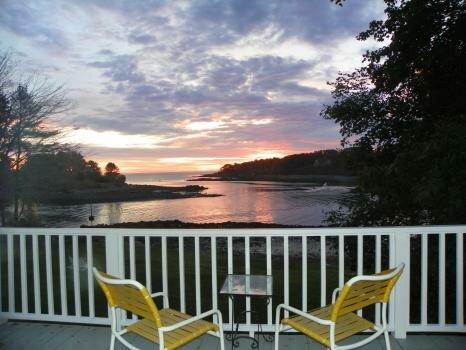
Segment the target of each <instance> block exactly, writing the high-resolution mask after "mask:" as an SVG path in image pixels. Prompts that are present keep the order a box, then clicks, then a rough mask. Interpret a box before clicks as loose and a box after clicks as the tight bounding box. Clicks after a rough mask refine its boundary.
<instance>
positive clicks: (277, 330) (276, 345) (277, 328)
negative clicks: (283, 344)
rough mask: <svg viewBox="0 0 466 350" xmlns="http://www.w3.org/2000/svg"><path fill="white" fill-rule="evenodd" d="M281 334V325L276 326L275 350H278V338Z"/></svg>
mask: <svg viewBox="0 0 466 350" xmlns="http://www.w3.org/2000/svg"><path fill="white" fill-rule="evenodd" d="M279 334H280V323H277V324H275V339H274V340H275V350H278V336H279Z"/></svg>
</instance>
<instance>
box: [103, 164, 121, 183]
mask: <svg viewBox="0 0 466 350" xmlns="http://www.w3.org/2000/svg"><path fill="white" fill-rule="evenodd" d="M105 178H106V179H107V181H109V182H112V183H114V184H115V185H119V186H121V185H124V184H125V182H126V176H124V175H122V174H120V168H118V167H117V166H116V164H115V163H112V162H109V163H107V165H106V166H105Z"/></svg>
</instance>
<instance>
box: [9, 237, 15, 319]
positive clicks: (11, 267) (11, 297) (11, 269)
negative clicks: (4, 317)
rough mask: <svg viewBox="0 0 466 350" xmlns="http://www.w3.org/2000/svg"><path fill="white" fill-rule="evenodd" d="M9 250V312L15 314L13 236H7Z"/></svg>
mask: <svg viewBox="0 0 466 350" xmlns="http://www.w3.org/2000/svg"><path fill="white" fill-rule="evenodd" d="M7 250H8V312H15V260H14V255H13V254H14V249H13V235H12V234H9V235H8V236H7Z"/></svg>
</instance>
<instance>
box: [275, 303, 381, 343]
mask: <svg viewBox="0 0 466 350" xmlns="http://www.w3.org/2000/svg"><path fill="white" fill-rule="evenodd" d="M331 312H332V305H327V306H325V307H323V308H320V309H316V310H312V311H309V314H311V315H313V316H316V317H319V318H322V319H326V320H329V319H330V314H331ZM282 324H283V325H287V326H290V327H292V328H294V329H296V330H297V331H299V332H301V333H303V334H305V335H307V336H308V337H311V338H312V339H315V340H317V341H318V342H319V343H321V344H323V345H325V346H328V347H329V346H330V328H329V327H328V326H325V325H321V324H319V323H317V322H314V321H312V320H309V319H307V318H304V317H303V316H294V317H291V318H285V319H283V320H282ZM374 326H375V325H374V324H373V323H372V322H370V321H368V320H366V319H364V318H362V317H359V316H358V315H356V314H355V313H353V312H351V313H347V314H345V315H344V316H341V317H339V318H338V320H337V322H336V324H335V341H336V342H339V341H341V340H343V339H346V338H348V337H351V336H352V335H354V334H357V333H359V332H362V331H365V330H367V329H374Z"/></svg>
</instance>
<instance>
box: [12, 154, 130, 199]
mask: <svg viewBox="0 0 466 350" xmlns="http://www.w3.org/2000/svg"><path fill="white" fill-rule="evenodd" d="M112 164H114V163H112ZM114 165H115V164H114ZM115 167H116V168H118V167H117V166H116V165H115ZM20 177H21V181H22V183H24V184H25V185H24V189H25V192H27V193H28V194H29V199H30V200H31V201H40V199H43V197H46V196H47V195H48V194H54V193H56V192H70V191H76V190H81V189H93V188H98V187H106V186H107V185H120V184H122V183H124V175H121V174H119V173H118V174H114V176H111V177H109V176H107V174H106V175H105V176H104V175H102V171H101V169H100V167H99V165H98V163H97V162H95V161H93V160H88V161H86V160H85V159H84V157H83V155H82V154H81V153H79V152H77V151H69V150H68V151H58V152H54V153H38V154H34V155H31V156H30V157H29V158H28V160H27V162H26V164H25V165H24V166H23V167H22V169H21V171H20ZM122 177H123V179H122ZM122 181H123V182H122Z"/></svg>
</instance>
